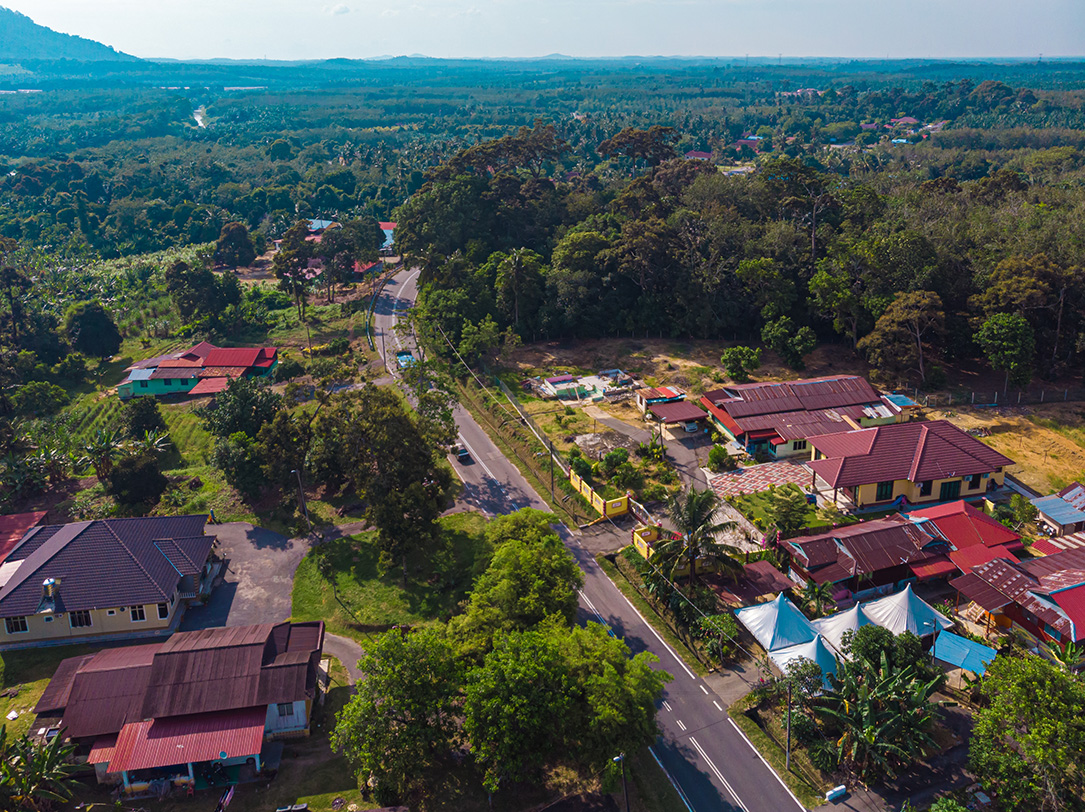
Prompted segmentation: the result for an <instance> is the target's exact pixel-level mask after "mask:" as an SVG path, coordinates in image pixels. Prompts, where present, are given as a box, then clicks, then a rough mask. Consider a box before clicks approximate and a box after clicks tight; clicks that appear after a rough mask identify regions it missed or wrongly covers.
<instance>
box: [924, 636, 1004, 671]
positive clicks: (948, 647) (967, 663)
mask: <svg viewBox="0 0 1085 812" xmlns="http://www.w3.org/2000/svg"><path fill="white" fill-rule="evenodd" d="M997 654H998V652H997V651H995V650H994V649H993V648H991V647H990V646H985V645H983V644H982V643H976V642H974V641H972V640H969V639H968V638H967V637H961V636H960V635H956V634H954V633H953V632H942V633H941V634H940V635H938V639H937V640H935V641H934V656H935V659H938V660H941V661H942V662H944V663H949V664H950V665H955V666H957V667H958V668H963V669H964V670H965V671H971V672H972V673H973V674H978V675H982V674H983V673H984V672H985V671H986V670H987V665H988V663H990V662H991V660H993V659H994V658H995V655H997Z"/></svg>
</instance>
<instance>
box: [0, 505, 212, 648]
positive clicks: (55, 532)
mask: <svg viewBox="0 0 1085 812" xmlns="http://www.w3.org/2000/svg"><path fill="white" fill-rule="evenodd" d="M206 521H207V516H205V515H197V516H164V517H149V518H138V519H105V520H98V521H89V522H75V523H73V524H64V525H51V526H46V527H34V528H31V529H30V531H29V532H27V534H26V535H25V536H23V538H22V539H21V540H20V541H19V542H18V544H16V546H15V547H14V548H13V549H12V551H11V552H10V553H9V554H8V555H7V557H6V558H5V559H4V561H3V562H2V563H0V621H2V622H0V650H3V649H12V648H30V647H33V646H36V645H43V644H48V643H57V642H61V641H69V640H70V641H72V642H90V641H95V642H97V641H107V640H109V639H127V638H139V637H154V636H157V635H163V634H168V633H169V632H170V631H172V630H174V629H176V628H177V625H178V623H179V622H180V619H181V616H182V614H183V613H184V609H185V606H186V605H187V603H188V602H189V601H190V600H192V599H194V598H195V597H196V596H197V595H200V594H205V593H206V592H207V591H209V589H210V583H211V580H212V578H211V576H212V565H211V563H210V562H209V559H210V557H211V547H212V545H213V544H214V542H215V537H214V536H207V535H204V525H205V523H206Z"/></svg>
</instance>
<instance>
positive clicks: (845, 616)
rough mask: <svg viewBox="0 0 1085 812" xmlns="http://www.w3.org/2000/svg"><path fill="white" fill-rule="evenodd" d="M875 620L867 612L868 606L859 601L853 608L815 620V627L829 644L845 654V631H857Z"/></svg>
mask: <svg viewBox="0 0 1085 812" xmlns="http://www.w3.org/2000/svg"><path fill="white" fill-rule="evenodd" d="M874 622H875V621H873V620H872V619H871V618H870V616H869V615H868V614H867V613H866V606H865V605H864V604H860V603H857V604H855V606H853V607H851V609H847V610H845V611H843V612H837V613H836V614H835V615H829V616H828V617H823V618H819V619H818V620H815V621H814V628H816V629H817V630H818V632H819V633H820V634H821V636H822V637H824V638H825V641H826V642H827V643H829V645H831V646H832V647H833V648H835V649H836V650H837V651H838V652H840V654H841V655H843V653H844V632H855V631H858V630H859V628H860V627H862V626H869V625H870V624H872V623H874Z"/></svg>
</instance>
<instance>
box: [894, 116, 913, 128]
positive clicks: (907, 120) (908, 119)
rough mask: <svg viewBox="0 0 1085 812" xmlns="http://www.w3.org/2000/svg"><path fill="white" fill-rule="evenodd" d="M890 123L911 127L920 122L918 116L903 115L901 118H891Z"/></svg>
mask: <svg viewBox="0 0 1085 812" xmlns="http://www.w3.org/2000/svg"><path fill="white" fill-rule="evenodd" d="M889 123H890V124H896V125H898V126H901V127H911V126H913V125H915V124H918V123H919V119H918V118H912V116H902V117H901V118H891V119H889Z"/></svg>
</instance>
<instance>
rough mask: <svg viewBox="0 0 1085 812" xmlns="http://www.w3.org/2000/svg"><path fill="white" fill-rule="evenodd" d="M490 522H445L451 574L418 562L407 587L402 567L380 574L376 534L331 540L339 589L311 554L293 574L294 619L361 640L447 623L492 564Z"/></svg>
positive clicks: (475, 518)
mask: <svg viewBox="0 0 1085 812" xmlns="http://www.w3.org/2000/svg"><path fill="white" fill-rule="evenodd" d="M485 524H486V519H485V517H483V516H482V515H481V514H478V513H456V514H453V515H451V516H446V517H445V518H443V519H441V525H442V527H443V528H444V531H445V536H446V538H447V539H448V541H449V553H448V555H449V556H450V557H451V566H450V567H449V568H448V572H449V574H448V575H445V576H441V577H438V576H436V575H435V574H433V572H432V570H431V569H430V567H429V566H428V565H427V564H425V563H423V562H422V561H419V562H417V563H416V564H411V565H410V566H411V573H410V575H411V577H410V580H409V581H408V584H407V586H406V588H404V586H403V583H402V571H401V570H400V569H399V568H396V569H393V570H391V571H390V572H388V573H387V574H384V575H381V573H380V571H379V567H378V556H379V550H378V547H377V539H376V532H374V531H370V532H365V533H360V534H358V535H357V536H354V537H351V538H344V539H337V540H335V541H329V542H326V543H325V544H323V545H321V547H320V550H321V551H322V553H323V554H324V555H327V556H328V558H329V560H330V561H331V564H332V568H333V569H334V571H335V589H334V590H333V589H332V585H331V584H330V583H329V582H328V581H326V580H325V579H324V578H323V577H321V575H320V573H319V572H318V570H317V561H316V556H314V555H313V553H309V554H308V555H307V556H306V557H305V558H304V559H303V560H302V562H301V565H300V566H299V567H298V571H297V574H296V575H295V576H294V591H293V596H292V599H293V604H292V606H293V608H292V611H291V614H292V617H293V619H294V620H295V621H303V620H323V621H324V622H325V623H326V624H327V626H328V629H329V631H332V632H335V633H337V634H343V635H346V636H349V637H353V638H355V639H357V640H365V639H366V637H367V635H369V634H372V633H374V632H378V631H383V630H385V629H387V628H389V627H390V626H395V625H399V624H412V625H413V624H418V623H426V622H427V621H433V620H442V621H443V620H447V619H448V618H449V617H451V615H452V614H453V612H455V610H456V606H457V604H458V603H459V602H460V601H461V600H463V599H464V598H465V597H466V595H467V591H468V590H469V589H470V588H471V585H472V583H474V580H475V577H476V576H477V575H478V574H479V573H481V572H482V571H483V570H484V569H485V567H486V565H487V564H488V563H489V560H490V548H489V544H488V543H487V542H486V540H485V539H484V538H483V533H482V531H483V528H484V527H485ZM444 564H445V562H442V565H441V567H442V568H443V567H444ZM434 569H437V568H436V567H435V568H434Z"/></svg>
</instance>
